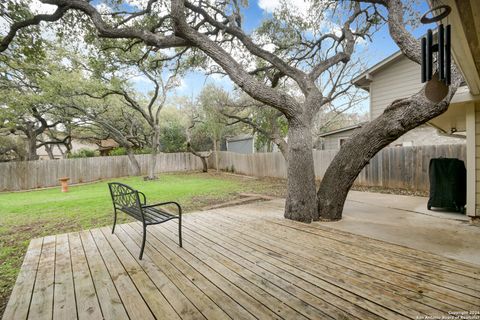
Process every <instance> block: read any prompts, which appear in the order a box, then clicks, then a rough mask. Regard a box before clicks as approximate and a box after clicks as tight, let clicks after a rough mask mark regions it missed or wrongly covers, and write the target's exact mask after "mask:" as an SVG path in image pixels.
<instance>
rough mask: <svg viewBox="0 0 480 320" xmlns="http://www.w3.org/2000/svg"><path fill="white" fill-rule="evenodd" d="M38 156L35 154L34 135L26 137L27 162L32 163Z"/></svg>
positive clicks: (35, 143)
mask: <svg viewBox="0 0 480 320" xmlns="http://www.w3.org/2000/svg"><path fill="white" fill-rule="evenodd" d="M38 159H39V156H38V154H37V137H36V136H35V135H33V136H31V137H30V136H28V137H27V160H28V161H33V160H38Z"/></svg>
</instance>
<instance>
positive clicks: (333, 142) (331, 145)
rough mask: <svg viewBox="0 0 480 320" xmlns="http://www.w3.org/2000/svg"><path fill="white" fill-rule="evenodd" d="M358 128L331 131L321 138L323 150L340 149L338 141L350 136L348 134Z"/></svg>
mask: <svg viewBox="0 0 480 320" xmlns="http://www.w3.org/2000/svg"><path fill="white" fill-rule="evenodd" d="M357 129H358V128H354V129H351V130H348V131H343V132H338V133H332V134H331V135H328V136H326V137H324V138H323V148H322V149H323V150H338V149H340V142H339V140H340V139H341V138H347V139H348V138H350V136H351V135H352V134H353V133H354V132H355V130H357Z"/></svg>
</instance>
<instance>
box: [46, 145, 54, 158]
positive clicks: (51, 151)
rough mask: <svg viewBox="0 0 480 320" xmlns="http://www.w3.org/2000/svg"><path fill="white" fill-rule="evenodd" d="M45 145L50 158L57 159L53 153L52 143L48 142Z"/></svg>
mask: <svg viewBox="0 0 480 320" xmlns="http://www.w3.org/2000/svg"><path fill="white" fill-rule="evenodd" d="M44 147H45V151H46V152H47V154H48V158H49V159H50V160H55V156H54V155H53V150H52V149H53V147H52V146H50V145H48V144H46V145H45V146H44Z"/></svg>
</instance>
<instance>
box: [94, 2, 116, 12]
mask: <svg viewBox="0 0 480 320" xmlns="http://www.w3.org/2000/svg"><path fill="white" fill-rule="evenodd" d="M95 8H96V9H97V10H98V12H99V13H101V14H105V13H111V12H112V8H110V7H109V6H108V5H106V4H105V3H99V4H97V5H96V6H95Z"/></svg>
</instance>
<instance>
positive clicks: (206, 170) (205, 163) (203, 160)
mask: <svg viewBox="0 0 480 320" xmlns="http://www.w3.org/2000/svg"><path fill="white" fill-rule="evenodd" d="M200 160H202V166H203V168H202V172H208V163H207V159H206V158H205V157H200Z"/></svg>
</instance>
